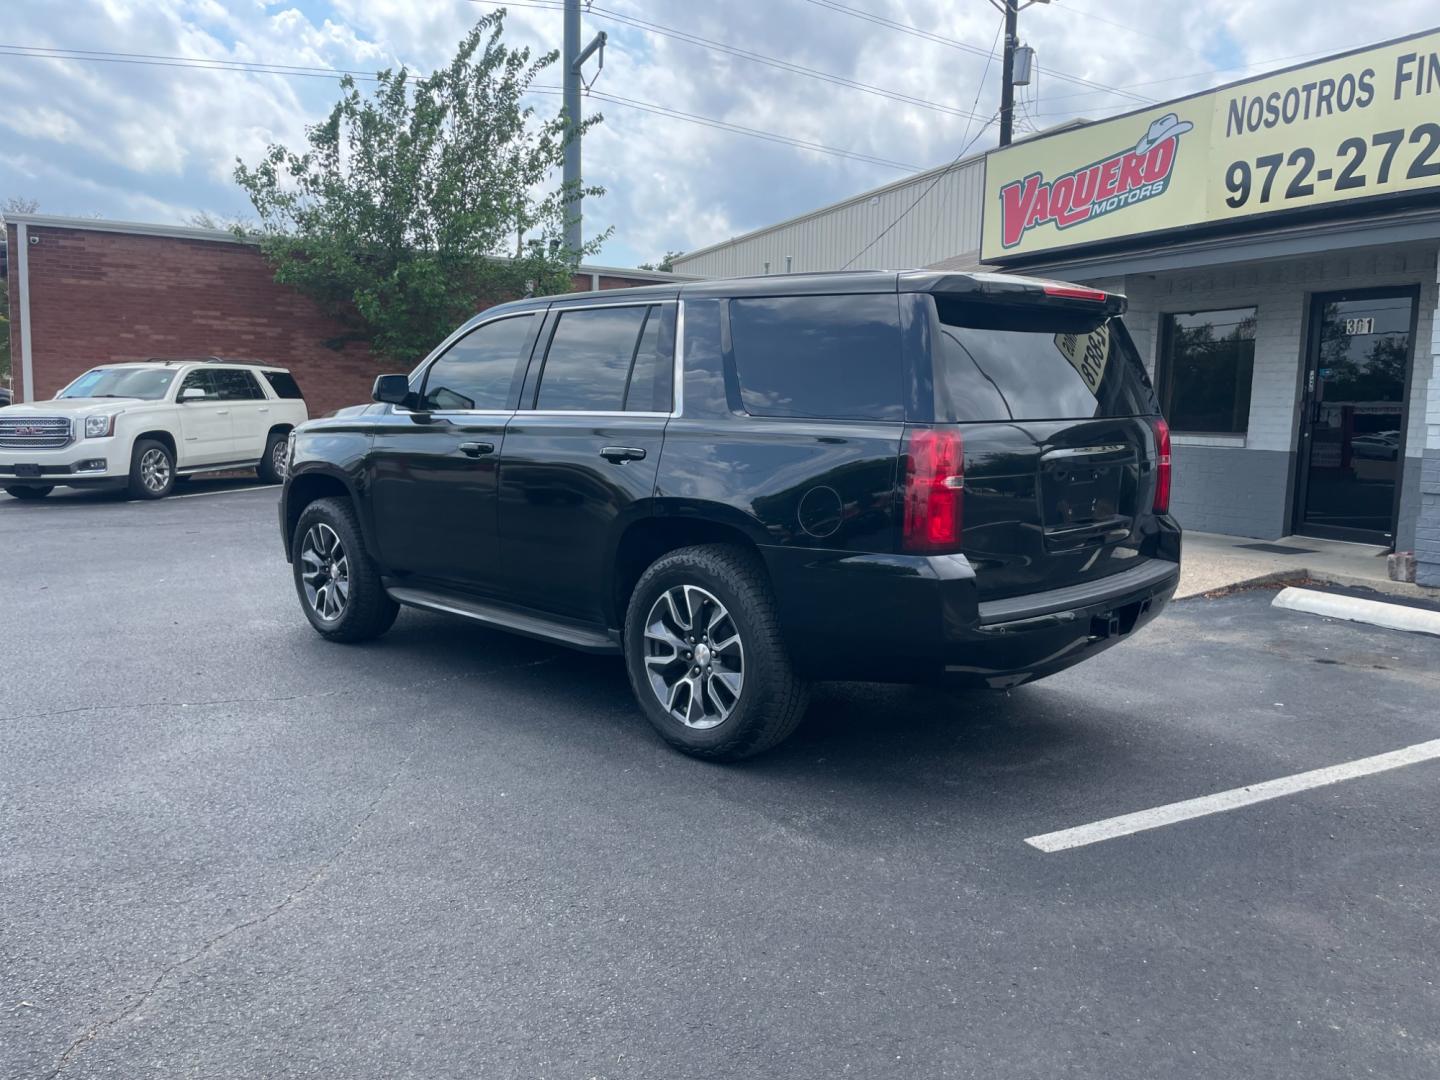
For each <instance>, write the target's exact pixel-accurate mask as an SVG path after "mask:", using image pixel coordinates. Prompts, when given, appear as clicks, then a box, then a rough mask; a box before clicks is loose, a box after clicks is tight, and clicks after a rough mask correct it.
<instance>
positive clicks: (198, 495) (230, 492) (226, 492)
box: [170, 484, 280, 499]
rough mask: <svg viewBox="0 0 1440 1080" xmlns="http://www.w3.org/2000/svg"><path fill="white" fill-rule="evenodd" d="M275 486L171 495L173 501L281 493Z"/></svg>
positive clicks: (267, 485) (261, 485) (260, 485)
mask: <svg viewBox="0 0 1440 1080" xmlns="http://www.w3.org/2000/svg"><path fill="white" fill-rule="evenodd" d="M279 490H280V489H279V488H277V487H276V486H275V485H274V484H256V485H255V486H254V487H243V488H221V489H220V490H219V491H192V492H191V493H190V494H189V495H171V496H170V498H172V499H203V498H205V496H207V495H239V494H240V493H241V492H242V491H274V492H277V493H278V492H279Z"/></svg>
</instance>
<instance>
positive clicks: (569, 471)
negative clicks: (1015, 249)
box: [280, 271, 1180, 760]
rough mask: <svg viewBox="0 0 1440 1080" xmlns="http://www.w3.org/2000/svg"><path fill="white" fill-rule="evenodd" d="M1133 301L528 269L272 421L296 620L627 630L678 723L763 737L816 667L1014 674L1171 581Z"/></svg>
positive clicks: (1164, 450) (1162, 486) (351, 637)
mask: <svg viewBox="0 0 1440 1080" xmlns="http://www.w3.org/2000/svg"><path fill="white" fill-rule="evenodd" d="M1124 307H1125V301H1124V298H1123V297H1120V296H1116V295H1111V294H1106V293H1103V292H1098V291H1095V290H1093V289H1086V288H1080V287H1077V286H1074V285H1065V284H1060V283H1056V282H1050V281H1041V280H1036V279H1030V278H1019V277H1009V276H1002V275H995V274H954V273H934V272H920V271H915V272H903V273H871V272H864V273H838V274H814V275H786V276H774V277H760V278H745V279H739V280H729V281H711V282H697V283H693V284H685V285H665V286H650V287H645V288H636V289H620V290H615V291H607V292H599V293H584V294H573V295H567V296H554V297H540V298H534V299H527V300H521V301H517V302H515V303H510V304H504V305H502V306H500V307H496V308H492V309H491V310H489V311H486V312H485V313H484V314H483V315H479V316H476V317H475V318H474V319H472V320H470V321H469V322H467V323H466V324H465V325H464V326H462V327H461V328H460V329H459V330H457V331H456V332H455V333H454V334H453V335H451V337H450V338H449V339H448V340H446V341H445V342H444V343H443V344H442V345H441V346H440V347H439V348H438V349H436V350H435V351H434V353H432V354H431V355H430V356H429V357H428V358H427V359H426V360H425V362H424V363H422V364H421V365H420V366H419V367H417V368H416V369H415V371H414V372H413V373H411V374H410V375H409V376H405V375H383V376H381V377H380V378H379V379H378V380H376V384H375V395H374V396H375V400H376V402H377V403H376V404H373V405H367V406H359V407H356V408H353V409H347V410H343V411H342V412H341V413H340V414H338V415H336V416H334V417H333V418H329V419H324V420H314V421H311V422H309V423H307V424H304V425H303V426H301V427H300V428H298V429H297V430H296V431H295V433H294V435H293V436H292V438H291V448H290V461H289V463H288V469H287V473H286V481H285V489H284V495H283V497H282V499H281V504H280V526H281V531H282V533H283V536H284V541H285V552H286V556H287V558H288V559H289V560H290V561H291V563H292V564H293V568H294V578H295V586H296V589H297V591H298V592H299V595H300V601H301V606H302V608H303V609H304V611H305V614H306V616H307V617H308V618H309V619H310V622H311V623H312V624H313V625H314V627H315V629H316V630H318V631H319V632H320V633H321V634H322V635H324V636H325V637H327V638H330V639H332V640H336V641H359V640H363V639H366V638H373V637H375V636H376V635H378V634H381V633H383V632H384V631H385V630H387V629H388V628H389V627H390V625H391V623H392V622H393V621H394V620H395V616H396V612H397V611H398V609H399V606H400V605H402V604H407V605H411V606H414V607H418V608H425V609H429V610H431V611H440V612H448V613H450V614H453V615H458V616H462V617H465V618H469V619H473V620H476V621H478V622H481V623H485V624H487V625H490V626H494V627H499V628H502V629H506V630H512V631H515V632H517V633H521V634H528V635H531V636H534V637H538V638H544V639H546V640H550V641H556V642H559V643H562V644H565V645H569V646H573V647H574V648H577V649H584V650H587V651H591V652H600V653H620V654H623V655H624V657H625V661H626V664H627V665H628V668H629V673H630V681H631V684H632V685H633V687H634V690H635V694H636V697H637V698H638V699H639V701H640V704H641V707H642V708H643V709H644V711H645V714H646V716H647V717H648V718H649V720H650V722H651V723H652V724H654V726H655V727H656V729H657V730H658V731H659V732H660V734H661V735H662V736H664V738H666V739H667V740H669V741H670V742H671V743H672V744H674V745H675V746H677V747H679V748H680V749H682V750H685V751H687V752H689V753H692V754H696V755H700V756H703V757H708V758H712V759H721V760H728V759H734V758H740V757H744V756H747V755H749V754H754V753H757V752H759V751H761V750H764V749H766V748H768V747H771V746H774V745H775V744H776V743H777V742H779V741H780V740H781V739H783V738H785V737H786V736H787V735H788V734H789V733H790V732H791V731H792V730H793V728H794V727H795V724H796V723H797V722H798V720H799V719H800V716H801V714H802V713H803V711H804V709H805V702H806V684H807V682H809V681H810V680H817V679H863V680H883V681H907V682H908V681H917V682H918V681H928V680H950V681H954V682H958V683H963V684H971V685H981V686H989V687H996V688H1008V687H1012V686H1017V685H1019V684H1021V683H1024V682H1029V681H1031V680H1033V679H1038V678H1041V677H1042V676H1045V675H1049V674H1051V673H1053V672H1056V671H1059V670H1061V669H1062V668H1065V667H1068V666H1070V665H1071V664H1074V663H1076V662H1077V661H1079V660H1082V659H1084V658H1085V657H1087V656H1093V655H1094V654H1095V653H1098V652H1099V651H1101V650H1102V649H1104V648H1106V647H1108V646H1110V645H1113V644H1115V643H1116V642H1117V641H1119V640H1121V639H1122V638H1123V637H1125V636H1126V635H1127V634H1129V633H1131V632H1132V631H1134V630H1135V629H1136V628H1137V627H1139V626H1140V625H1142V624H1143V623H1145V622H1147V621H1148V620H1149V619H1151V618H1153V617H1154V616H1155V615H1156V614H1157V613H1158V612H1159V611H1160V609H1161V608H1162V607H1163V606H1164V604H1165V603H1166V601H1167V600H1169V598H1170V596H1171V595H1172V593H1173V592H1174V590H1175V585H1176V582H1177V579H1178V577H1179V572H1180V565H1179V564H1180V530H1179V528H1178V527H1177V526H1176V524H1175V521H1174V520H1173V519H1172V518H1171V517H1170V516H1169V515H1168V513H1167V510H1168V502H1169V495H1170V446H1169V434H1168V431H1167V429H1166V427H1165V422H1164V421H1163V420H1162V419H1161V418H1160V414H1159V409H1158V408H1157V406H1156V402H1155V397H1154V394H1153V392H1152V390H1151V388H1150V383H1149V380H1148V379H1147V377H1146V374H1145V370H1144V367H1143V366H1142V364H1141V362H1140V358H1139V356H1138V354H1137V353H1136V351H1135V346H1134V344H1133V343H1132V342H1131V339H1130V336H1129V334H1128V333H1127V332H1126V329H1125V327H1124V325H1123V323H1122V321H1121V319H1120V315H1121V313H1122V312H1123V310H1124Z"/></svg>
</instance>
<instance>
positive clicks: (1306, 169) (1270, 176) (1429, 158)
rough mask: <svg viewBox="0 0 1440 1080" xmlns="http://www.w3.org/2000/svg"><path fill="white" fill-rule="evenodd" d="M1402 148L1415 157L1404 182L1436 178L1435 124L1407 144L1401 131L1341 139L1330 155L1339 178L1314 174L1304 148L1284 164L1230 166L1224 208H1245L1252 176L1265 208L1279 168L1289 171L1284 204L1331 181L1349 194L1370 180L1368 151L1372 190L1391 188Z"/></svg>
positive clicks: (1279, 157) (1439, 147) (1269, 159)
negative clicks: (1372, 160) (1372, 159)
mask: <svg viewBox="0 0 1440 1080" xmlns="http://www.w3.org/2000/svg"><path fill="white" fill-rule="evenodd" d="M1407 142H1408V143H1409V144H1410V145H1411V146H1414V147H1416V153H1415V156H1414V157H1413V158H1412V159H1411V160H1410V166H1409V168H1408V169H1406V170H1405V179H1407V180H1424V179H1429V178H1433V177H1440V160H1437V155H1440V124H1420V125H1419V126H1418V127H1416V128H1415V130H1413V131H1411V132H1410V133H1409V138H1408V139H1407V138H1406V132H1405V130H1404V129H1403V128H1396V129H1395V130H1393V131H1381V132H1377V133H1376V134H1374V135H1372V136H1370V140H1369V141H1368V142H1367V141H1366V140H1364V139H1361V138H1353V139H1346V140H1345V141H1344V142H1342V143H1341V144H1340V146H1339V148H1338V149H1337V150H1336V151H1335V156H1336V158H1338V159H1339V160H1340V161H1341V162H1343V166H1342V167H1341V168H1340V171H1339V174H1338V175H1337V174H1336V173H1335V170H1334V169H1321V170H1319V171H1318V172H1316V170H1315V151H1314V150H1311V149H1310V148H1309V147H1308V146H1302V147H1300V148H1298V149H1296V150H1294V151H1292V152H1291V154H1290V156H1289V157H1288V158H1287V157H1286V156H1285V155H1284V154H1265V155H1263V156H1262V157H1258V158H1256V159H1255V163H1254V165H1253V166H1252V165H1251V163H1250V162H1248V161H1235V162H1232V163H1231V164H1230V168H1229V169H1227V170H1226V172H1225V188H1226V190H1227V191H1229V192H1230V197H1229V198H1228V199H1226V200H1225V205H1226V206H1229V207H1232V208H1236V209H1238V208H1239V207H1242V206H1244V205H1245V204H1246V203H1248V202H1249V201H1250V196H1251V195H1253V194H1254V193H1255V187H1256V178H1257V176H1258V178H1259V188H1260V198H1259V202H1260V203H1262V204H1263V203H1268V202H1269V201H1270V199H1271V196H1272V195H1273V194H1274V192H1275V181H1276V178H1277V177H1278V176H1279V175H1280V169H1281V167H1282V166H1288V167H1289V168H1290V169H1291V170H1292V171H1291V172H1290V173H1289V174H1288V180H1289V182H1288V183H1287V184H1286V185H1285V195H1284V197H1285V198H1286V199H1303V198H1306V197H1308V196H1310V195H1313V194H1315V184H1316V183H1317V182H1319V183H1324V182H1325V181H1328V180H1329V179H1330V178H1331V177H1332V176H1334V177H1335V185H1334V186H1335V190H1336V191H1354V190H1357V189H1360V188H1365V187H1368V186H1370V182H1371V181H1370V177H1371V174H1370V172H1369V171H1368V170H1365V169H1364V168H1363V167H1364V165H1365V162H1366V159H1367V158H1368V157H1369V155H1370V151H1371V149H1374V150H1375V151H1376V154H1377V165H1378V167H1377V168H1376V170H1375V173H1374V185H1375V186H1376V187H1380V186H1383V185H1385V184H1388V183H1389V182H1390V175H1391V172H1392V169H1393V168H1394V166H1395V156H1396V153H1397V152H1398V151H1399V149H1400V147H1401V146H1402V145H1404V144H1405V143H1407Z"/></svg>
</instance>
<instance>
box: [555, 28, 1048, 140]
mask: <svg viewBox="0 0 1440 1080" xmlns="http://www.w3.org/2000/svg"><path fill="white" fill-rule="evenodd" d="M1004 4H1005V62H1004V64H1003V65H1002V67H1001V69H1000V145H1001V146H1009V145H1010V139H1011V136H1012V135H1014V133H1015V46H1016V45H1019V44H1020V40H1019V37H1018V35H1017V29H1018V28H1017V23H1018V22H1019V19H1020V0H1004ZM567 17H568V16H567ZM566 25H567V26H568V25H569V24H568V23H567V24H566ZM566 160H569V159H568V158H567V159H566Z"/></svg>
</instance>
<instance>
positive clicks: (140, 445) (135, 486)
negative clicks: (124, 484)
mask: <svg viewBox="0 0 1440 1080" xmlns="http://www.w3.org/2000/svg"><path fill="white" fill-rule="evenodd" d="M129 490H130V494H131V496H133V497H134V498H136V499H163V498H164V497H165V496H166V495H169V494H170V492H172V491H174V490H175V455H174V454H172V453H171V452H170V448H169V447H168V446H166V445H165V444H164V443H162V442H156V441H155V440H154V439H141V440H140V441H139V442H137V443H136V444H135V449H134V451H132V452H131V454H130V483H129Z"/></svg>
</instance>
